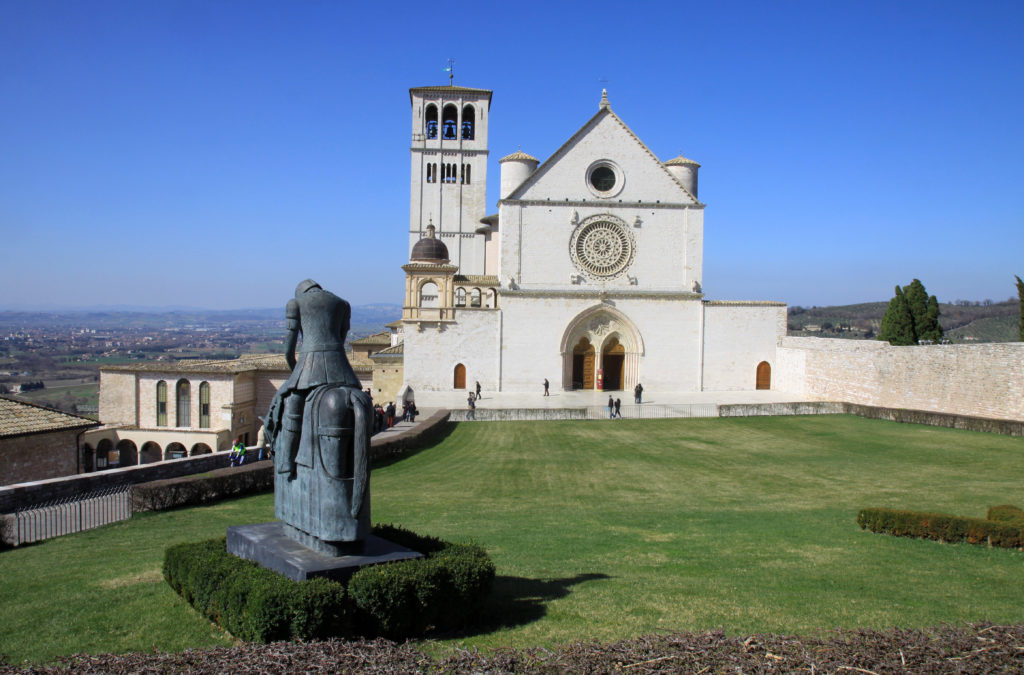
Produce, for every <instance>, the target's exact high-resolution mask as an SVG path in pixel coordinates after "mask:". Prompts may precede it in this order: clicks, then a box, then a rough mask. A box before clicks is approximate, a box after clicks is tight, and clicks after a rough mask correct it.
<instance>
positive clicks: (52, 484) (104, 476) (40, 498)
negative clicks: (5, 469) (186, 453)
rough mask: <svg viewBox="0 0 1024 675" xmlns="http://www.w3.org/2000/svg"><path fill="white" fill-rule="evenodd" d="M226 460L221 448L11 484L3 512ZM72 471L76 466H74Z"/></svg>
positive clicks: (3, 492) (0, 491)
mask: <svg viewBox="0 0 1024 675" xmlns="http://www.w3.org/2000/svg"><path fill="white" fill-rule="evenodd" d="M72 457H73V456H72ZM227 464H228V453H227V452H221V453H215V454H209V455H199V456H196V457H186V458H184V459H171V460H167V461H166V462H158V463H155V464H143V465H141V466H130V467H125V468H123V469H110V470H109V471H97V472H95V473H87V474H80V475H74V476H65V477H63V478H52V479H49V480H37V481H35V482H31V483H21V484H18V485H8V486H5V487H0V513H10V512H11V511H14V510H15V509H19V508H25V507H28V506H32V505H34V504H39V503H42V502H47V501H51V500H54V499H64V498H67V497H74V496H76V495H80V494H84V493H87V492H92V491H94V490H101V489H104V488H109V487H114V486H117V485H124V484H125V483H129V484H132V485H134V484H137V483H146V482H149V481H154V480H161V479H163V478H175V477H177V476H186V475H189V474H193V473H202V472H204V471H211V470H213V469H216V468H218V467H222V466H226V465H227ZM73 471H74V468H72V472H73Z"/></svg>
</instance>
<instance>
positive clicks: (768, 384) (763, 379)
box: [747, 361, 772, 389]
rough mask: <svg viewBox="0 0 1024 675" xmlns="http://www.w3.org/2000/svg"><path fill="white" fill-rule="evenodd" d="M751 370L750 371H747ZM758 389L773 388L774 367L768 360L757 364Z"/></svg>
mask: <svg viewBox="0 0 1024 675" xmlns="http://www.w3.org/2000/svg"><path fill="white" fill-rule="evenodd" d="M747 372H750V371H747ZM756 388H757V389H771V388H772V367H771V365H770V364H769V363H768V362H767V361H762V362H761V363H759V364H757V386H756Z"/></svg>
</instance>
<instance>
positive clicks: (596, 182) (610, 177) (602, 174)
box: [590, 166, 615, 192]
mask: <svg viewBox="0 0 1024 675" xmlns="http://www.w3.org/2000/svg"><path fill="white" fill-rule="evenodd" d="M590 184H591V185H593V186H594V189H595V190H597V191H598V192H608V191H609V190H611V189H612V188H614V187H615V172H614V171H612V170H611V167H608V166H599V167H597V168H596V169H594V170H593V171H591V172H590Z"/></svg>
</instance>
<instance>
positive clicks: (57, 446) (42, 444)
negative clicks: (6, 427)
mask: <svg viewBox="0 0 1024 675" xmlns="http://www.w3.org/2000/svg"><path fill="white" fill-rule="evenodd" d="M80 433H82V430H81V429H77V430H74V431H51V432H48V433H40V434H28V435H25V436H14V437H11V438H5V439H3V440H0V484H3V485H11V484H14V483H24V482H27V481H35V480H45V479H47V478H56V477H58V476H68V475H73V474H75V473H77V472H78V461H77V457H78V444H77V436H78V434H80Z"/></svg>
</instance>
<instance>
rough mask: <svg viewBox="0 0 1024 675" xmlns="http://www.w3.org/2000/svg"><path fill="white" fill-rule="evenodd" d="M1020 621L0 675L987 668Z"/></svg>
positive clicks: (312, 645) (227, 657)
mask: <svg viewBox="0 0 1024 675" xmlns="http://www.w3.org/2000/svg"><path fill="white" fill-rule="evenodd" d="M1022 644H1024V626H1021V625H1017V626H993V625H989V624H976V625H970V626H958V627H953V626H944V627H941V628H934V629H926V630H902V629H898V628H897V629H892V630H886V631H875V630H850V631H837V632H834V633H829V634H826V635H823V636H819V637H806V638H802V637H793V636H778V635H753V636H747V637H742V636H739V637H728V636H726V635H725V634H724V633H721V632H707V633H672V634H666V635H651V636H646V637H641V638H636V639H633V640H624V641H622V642H616V643H613V644H590V643H575V644H572V645H568V646H566V647H563V648H560V649H499V650H496V651H494V652H488V653H481V652H478V651H476V650H462V649H460V650H456V651H455V652H454V653H453V654H451V655H449V656H445V657H442V658H434V657H431V656H428V655H427V654H425V653H424V652H422V651H420V650H419V649H418V648H417V647H416V645H414V644H413V643H405V644H396V643H393V642H388V641H386V640H375V641H358V642H349V641H343V640H328V641H325V642H306V643H301V642H278V643H274V644H270V645H256V644H244V645H240V646H237V647H224V648H217V649H207V650H189V651H185V652H180V653H176V654H153V653H145V654H143V653H135V654H121V655H113V654H102V655H98V656H85V655H76V656H72V657H69V658H66V659H64V662H63V664H62V665H58V666H50V667H39V668H37V669H30V670H21V669H17V668H15V667H13V666H0V673H15V672H39V673H70V672H76V673H156V672H161V673H163V672H188V673H222V672H226V671H231V672H233V673H290V672H304V673H319V672H323V673H327V672H331V673H334V672H345V673H428V672H432V673H436V672H443V673H562V672H575V673H679V672H686V673H709V674H710V673H726V672H728V673H795V672H811V673H822V674H825V673H835V674H839V673H843V674H845V675H849V674H851V673H868V674H870V673H991V672H1021V670H1022V669H1024V650H1022V647H1021V646H1020V645H1022Z"/></svg>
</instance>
